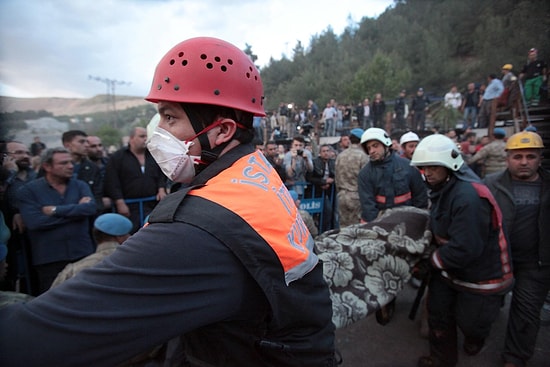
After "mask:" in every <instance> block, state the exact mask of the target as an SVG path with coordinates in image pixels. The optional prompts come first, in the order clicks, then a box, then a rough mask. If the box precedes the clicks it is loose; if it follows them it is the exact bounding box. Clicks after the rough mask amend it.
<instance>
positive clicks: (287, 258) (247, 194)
mask: <svg viewBox="0 0 550 367" xmlns="http://www.w3.org/2000/svg"><path fill="white" fill-rule="evenodd" d="M243 194H244V195H243ZM188 195H194V196H199V197H202V198H204V199H207V200H210V201H212V202H215V203H217V204H219V205H222V206H223V207H225V208H227V209H228V210H231V211H232V212H234V213H235V214H237V215H238V216H240V217H241V218H242V219H243V220H244V221H246V222H247V223H248V224H249V225H250V226H251V227H252V228H253V229H254V230H255V231H256V232H257V233H258V234H259V235H260V236H261V237H262V238H263V239H264V240H265V241H266V242H267V243H268V244H269V246H271V248H272V249H273V251H274V252H275V254H276V255H277V257H278V258H279V261H280V263H281V265H282V267H283V269H284V272H285V281H286V284H287V285H288V284H290V282H292V281H294V280H297V279H300V278H301V277H303V276H304V275H305V274H307V273H308V272H309V271H311V270H312V269H313V268H314V267H315V265H316V264H317V262H318V259H317V256H316V255H315V254H314V253H313V245H314V242H313V238H312V237H311V234H310V233H309V231H308V229H307V227H306V225H305V223H304V221H303V220H302V217H301V216H300V215H299V214H298V208H296V205H295V204H294V201H293V200H292V197H291V196H290V194H289V192H288V190H287V189H286V187H285V185H284V184H283V183H282V181H281V179H280V177H279V175H278V174H277V172H276V171H275V169H274V168H273V166H272V165H271V164H270V163H269V162H268V161H267V159H266V158H265V156H264V155H263V154H261V153H260V152H259V151H256V152H254V153H252V154H249V155H246V156H244V157H242V158H241V159H239V160H237V161H236V162H235V163H234V164H233V165H232V166H231V167H230V168H228V169H226V170H224V171H222V172H220V173H219V174H218V175H217V176H215V177H213V178H211V179H210V180H209V181H208V182H207V183H206V184H205V185H204V186H202V187H200V188H198V189H194V190H191V191H189V193H188Z"/></svg>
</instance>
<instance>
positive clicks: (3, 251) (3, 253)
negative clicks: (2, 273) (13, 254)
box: [0, 243, 8, 261]
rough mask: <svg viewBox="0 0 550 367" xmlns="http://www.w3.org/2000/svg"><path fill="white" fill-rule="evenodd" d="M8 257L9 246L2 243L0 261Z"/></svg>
mask: <svg viewBox="0 0 550 367" xmlns="http://www.w3.org/2000/svg"><path fill="white" fill-rule="evenodd" d="M6 256H8V246H6V244H5V243H0V261H2V260H4V259H5V258H6Z"/></svg>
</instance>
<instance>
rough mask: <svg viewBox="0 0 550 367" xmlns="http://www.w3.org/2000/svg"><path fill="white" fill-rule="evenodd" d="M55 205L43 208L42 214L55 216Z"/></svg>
mask: <svg viewBox="0 0 550 367" xmlns="http://www.w3.org/2000/svg"><path fill="white" fill-rule="evenodd" d="M54 209H55V205H46V206H43V207H42V213H44V214H45V215H49V216H52V215H53V214H54Z"/></svg>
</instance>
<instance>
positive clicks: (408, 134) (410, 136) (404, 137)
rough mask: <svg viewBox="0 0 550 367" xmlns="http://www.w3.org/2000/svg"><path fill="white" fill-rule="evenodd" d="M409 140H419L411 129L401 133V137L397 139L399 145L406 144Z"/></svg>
mask: <svg viewBox="0 0 550 367" xmlns="http://www.w3.org/2000/svg"><path fill="white" fill-rule="evenodd" d="M410 141H420V138H419V137H418V135H416V134H415V133H413V132H412V131H408V132H406V133H405V134H403V135H401V138H400V139H399V145H403V144H406V143H408V142H410Z"/></svg>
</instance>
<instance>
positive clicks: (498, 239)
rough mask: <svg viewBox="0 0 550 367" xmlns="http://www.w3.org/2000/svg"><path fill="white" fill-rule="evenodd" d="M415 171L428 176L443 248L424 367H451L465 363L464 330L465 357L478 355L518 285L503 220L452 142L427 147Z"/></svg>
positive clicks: (434, 226) (435, 258)
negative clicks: (460, 346)
mask: <svg viewBox="0 0 550 367" xmlns="http://www.w3.org/2000/svg"><path fill="white" fill-rule="evenodd" d="M411 165H413V166H416V167H418V168H420V169H422V170H423V172H424V175H425V179H426V184H427V186H428V188H429V189H430V200H431V208H430V216H431V231H432V233H433V238H434V241H435V245H436V249H435V251H434V252H433V253H432V254H431V256H430V265H431V276H430V280H429V283H428V324H429V326H430V332H429V342H430V355H429V356H423V357H421V358H420V359H419V361H418V366H419V367H434V366H451V367H452V366H455V365H456V364H457V361H458V352H457V327H459V328H460V329H461V330H462V332H463V333H464V345H463V348H464V351H465V352H466V354H468V355H476V354H478V353H479V352H480V351H481V349H482V348H483V346H484V344H485V338H486V337H487V336H489V332H490V329H491V325H492V323H493V321H494V320H495V319H496V317H497V316H498V314H499V309H500V306H501V304H502V300H503V295H505V294H506V293H507V292H508V291H509V290H510V289H511V287H512V285H513V281H514V279H513V276H512V268H511V262H510V254H509V249H508V243H507V241H506V238H505V236H504V233H503V230H502V213H501V211H500V208H499V207H498V205H497V203H496V201H495V199H494V198H493V196H492V195H491V192H490V191H489V189H488V188H487V187H486V186H485V185H483V184H482V183H481V182H480V180H479V178H478V177H477V176H476V175H475V174H474V173H473V171H472V170H471V169H470V168H468V166H467V165H466V164H465V163H464V160H463V158H462V155H461V154H460V151H459V150H458V148H457V146H456V144H455V143H454V142H453V141H452V140H451V139H449V138H448V137H446V136H444V135H440V134H434V135H430V136H428V137H425V138H424V139H422V141H421V142H420V143H419V144H418V146H417V147H416V150H415V152H414V155H413V158H412V161H411Z"/></svg>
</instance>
